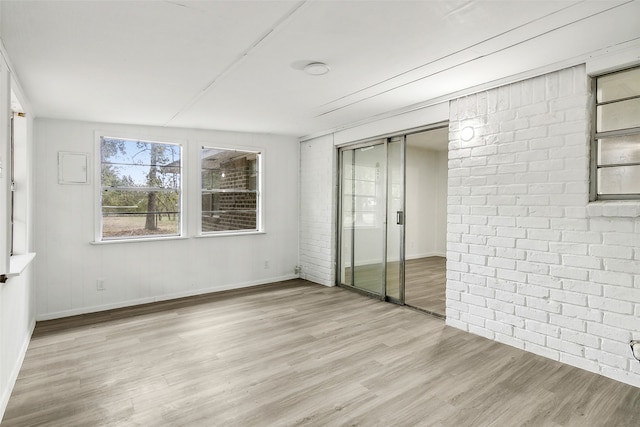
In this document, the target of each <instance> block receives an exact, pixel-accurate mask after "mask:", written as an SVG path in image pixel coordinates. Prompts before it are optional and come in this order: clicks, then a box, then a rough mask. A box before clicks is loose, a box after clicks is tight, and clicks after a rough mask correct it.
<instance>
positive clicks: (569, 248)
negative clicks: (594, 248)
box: [549, 242, 593, 255]
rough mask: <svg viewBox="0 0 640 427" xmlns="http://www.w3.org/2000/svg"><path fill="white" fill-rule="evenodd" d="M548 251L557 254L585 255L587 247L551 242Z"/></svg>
mask: <svg viewBox="0 0 640 427" xmlns="http://www.w3.org/2000/svg"><path fill="white" fill-rule="evenodd" d="M549 251H551V252H555V253H558V254H571V255H587V253H588V251H589V246H588V245H587V244H586V243H564V242H552V243H549ZM592 255H593V254H592Z"/></svg>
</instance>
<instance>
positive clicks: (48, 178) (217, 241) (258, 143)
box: [35, 119, 298, 319]
mask: <svg viewBox="0 0 640 427" xmlns="http://www.w3.org/2000/svg"><path fill="white" fill-rule="evenodd" d="M95 131H102V132H107V133H110V134H112V135H116V136H124V137H127V136H130V137H134V138H149V139H152V140H163V138H166V139H167V140H171V141H175V140H179V141H182V143H183V158H184V165H185V174H184V178H183V179H184V186H185V187H184V206H185V208H184V209H185V210H184V214H185V218H186V223H185V225H186V233H185V235H186V237H187V238H185V239H182V240H158V241H146V242H125V243H108V244H99V245H93V244H91V242H92V241H93V239H94V205H95V197H96V194H97V193H96V185H95V184H96V183H95V182H94V181H95V178H94V177H93V174H91V176H92V179H91V183H90V185H61V184H58V170H57V158H58V152H59V151H71V152H83V153H89V154H90V156H91V158H94V159H95V156H97V155H99V152H98V151H97V144H96V140H95V134H94V132H95ZM202 145H214V146H224V147H231V148H233V147H241V148H255V149H259V150H262V151H263V152H264V155H263V160H264V174H265V175H264V191H263V198H264V201H265V209H264V216H265V230H266V233H264V234H256V235H244V236H224V237H221V236H218V237H193V236H194V235H195V234H196V230H197V223H198V220H199V204H200V195H199V188H200V187H199V186H200V170H199V150H200V147H201V146H202ZM35 153H36V155H35V164H36V191H37V193H36V215H35V216H36V221H35V227H36V240H35V247H36V251H37V252H38V262H37V270H36V274H37V296H38V300H37V313H38V318H39V319H49V318H56V317H62V316H68V315H73V314H78V313H84V312H91V311H98V310H104V309H108V308H113V307H120V306H128V305H133V304H138V303H145V302H150V301H155V300H161V299H168V298H173V297H179V296H185V295H192V294H199V293H206V292H213V291H219V290H224V289H230V288H238V287H243V286H249V285H255V284H262V283H269V282H273V281H278V280H283V279H289V278H293V277H297V276H295V275H294V268H295V266H296V264H297V262H298V229H297V224H298V184H297V178H298V142H297V140H296V139H295V138H292V137H286V136H275V135H258V134H242V133H232V132H218V131H204V130H189V129H175V128H157V127H145V126H132V125H117V124H105V123H86V122H74V121H63V120H53V119H37V120H36V124H35ZM265 262H268V268H267V267H266V266H265ZM98 278H103V279H104V280H105V285H106V290H104V291H98V290H96V281H97V279H98Z"/></svg>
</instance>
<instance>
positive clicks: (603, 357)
mask: <svg viewBox="0 0 640 427" xmlns="http://www.w3.org/2000/svg"><path fill="white" fill-rule="evenodd" d="M584 356H585V358H587V359H590V360H595V361H597V362H598V363H599V364H602V365H608V366H612V367H614V368H619V369H628V367H629V366H628V363H629V360H628V359H625V358H624V357H620V356H614V355H612V354H609V353H605V352H603V351H600V350H595V349H593V348H587V349H585V351H584Z"/></svg>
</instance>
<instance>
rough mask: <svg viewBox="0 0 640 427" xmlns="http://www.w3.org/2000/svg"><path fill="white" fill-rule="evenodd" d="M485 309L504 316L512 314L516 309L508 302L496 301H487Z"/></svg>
mask: <svg viewBox="0 0 640 427" xmlns="http://www.w3.org/2000/svg"><path fill="white" fill-rule="evenodd" d="M487 307H488V308H490V309H492V310H493V311H495V312H501V313H505V314H514V313H515V311H516V307H515V305H513V304H510V303H508V302H503V301H499V300H497V299H488V300H487Z"/></svg>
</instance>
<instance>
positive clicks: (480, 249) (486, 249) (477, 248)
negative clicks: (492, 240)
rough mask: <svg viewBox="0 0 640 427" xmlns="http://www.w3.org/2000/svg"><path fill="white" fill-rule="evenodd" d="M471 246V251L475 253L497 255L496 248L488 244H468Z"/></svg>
mask: <svg viewBox="0 0 640 427" xmlns="http://www.w3.org/2000/svg"><path fill="white" fill-rule="evenodd" d="M467 246H468V247H469V251H468V252H469V253H470V254H474V255H485V256H489V257H492V256H495V254H496V248H492V247H491V246H486V245H471V244H470V245H467Z"/></svg>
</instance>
